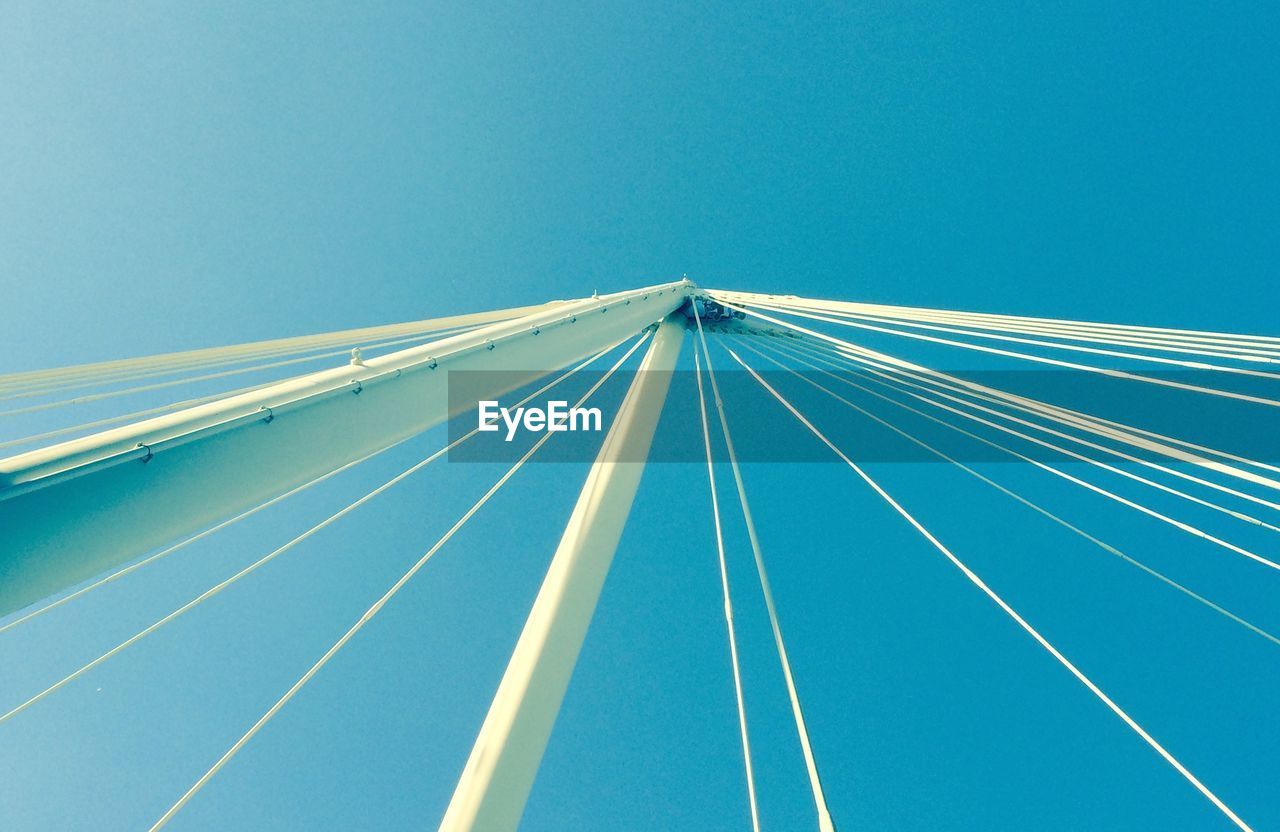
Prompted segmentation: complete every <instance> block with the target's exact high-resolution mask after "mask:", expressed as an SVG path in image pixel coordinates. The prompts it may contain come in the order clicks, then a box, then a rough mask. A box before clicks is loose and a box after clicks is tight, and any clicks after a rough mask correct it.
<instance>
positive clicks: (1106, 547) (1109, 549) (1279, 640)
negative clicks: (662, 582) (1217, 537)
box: [744, 344, 1280, 646]
mask: <svg viewBox="0 0 1280 832" xmlns="http://www.w3.org/2000/svg"><path fill="white" fill-rule="evenodd" d="M744 346H746V348H747V349H749V350H751V351H752V352H754V353H755V354H756V355H759V356H761V357H762V358H764V359H766V360H768V361H771V362H773V363H774V364H775V365H777V366H779V367H782V368H783V369H784V370H789V369H791V368H789V367H786V366H785V365H783V364H782V363H781V362H779V361H778V360H776V359H774V358H771V357H770V356H768V355H765V353H763V352H761V351H760V350H758V349H756V348H755V347H754V346H752V345H750V344H744ZM797 360H798V359H797ZM801 363H802V364H805V365H806V366H809V367H813V365H812V364H808V362H805V361H801ZM814 369H817V370H818V372H825V371H823V370H821V369H818V368H816V367H814ZM793 372H794V371H793ZM825 374H826V375H833V374H832V373H825ZM797 375H798V376H799V377H800V378H801V379H803V380H804V381H806V382H808V383H809V384H812V385H813V386H814V387H816V388H818V389H819V390H821V391H822V392H824V393H826V394H827V395H828V396H831V397H832V398H834V399H836V400H837V401H839V402H842V403H844V404H846V405H848V406H849V407H850V408H852V409H854V410H856V411H858V412H859V413H861V414H862V415H864V416H866V417H868V418H870V419H873V420H875V421H876V422H878V423H879V424H881V425H883V426H884V427H886V428H888V429H889V430H891V431H893V432H894V433H896V434H898V435H899V436H901V437H903V438H905V439H908V440H910V441H912V442H914V443H915V444H917V445H919V446H920V447H922V448H924V449H926V450H928V451H929V452H930V453H932V454H934V455H935V456H937V457H939V458H941V459H943V460H945V461H946V462H949V463H951V464H952V465H955V466H956V467H958V468H960V470H962V471H964V472H965V473H967V474H970V475H972V476H974V477H977V478H978V479H979V480H981V481H983V482H985V483H986V484H987V485H989V486H991V487H992V488H995V489H996V490H998V491H1000V492H1001V493H1003V494H1005V495H1006V496H1009V497H1012V498H1013V499H1015V500H1017V501H1018V502H1020V503H1022V504H1023V505H1024V506H1026V507H1027V508H1030V509H1032V510H1033V511H1036V512H1038V513H1039V514H1041V515H1043V516H1044V517H1047V518H1048V519H1050V520H1052V521H1053V522H1055V523H1057V524H1058V525H1060V526H1062V527H1063V528H1066V529H1068V530H1070V531H1072V532H1074V533H1075V534H1077V535H1079V536H1080V537H1082V538H1084V539H1085V540H1087V541H1089V542H1090V543H1092V544H1094V545H1095V546H1097V547H1098V548H1100V549H1102V550H1103V551H1104V552H1106V553H1108V554H1110V555H1114V556H1115V557H1117V558H1120V559H1121V560H1123V561H1125V562H1126V563H1128V564H1130V565H1131V566H1135V567H1137V568H1138V569H1141V570H1142V571H1143V572H1146V573H1147V574H1148V575H1151V576H1152V577H1154V578H1156V579H1158V580H1160V581H1162V582H1164V583H1165V584H1167V585H1168V586H1171V587H1173V588H1174V589H1176V590H1177V591H1178V592H1181V593H1183V594H1184V595H1186V596H1188V597H1189V598H1191V599H1193V600H1195V601H1198V602H1199V603H1201V604H1203V605H1204V606H1206V607H1208V608H1209V609H1211V610H1213V611H1214V612H1217V613H1219V614H1221V615H1223V616H1225V617H1226V618H1228V619H1230V620H1231V621H1234V622H1235V623H1237V624H1239V625H1241V626H1242V627H1244V628H1246V629H1248V630H1251V631H1252V632H1254V633H1256V634H1257V635H1260V636H1262V637H1263V638H1265V639H1266V640H1267V641H1270V642H1271V643H1273V644H1276V645H1278V646H1280V637H1276V636H1274V635H1272V634H1271V633H1269V632H1267V631H1266V630H1264V629H1262V628H1261V627H1258V626H1256V625H1255V624H1252V623H1250V622H1249V621H1247V620H1245V619H1243V618H1241V617H1240V616H1238V615H1236V614H1235V613H1233V612H1231V611H1230V610H1227V609H1226V608H1224V607H1222V606H1219V605H1218V604H1215V603H1214V602H1213V601H1210V600H1209V599H1208V598H1206V597H1204V596H1203V595H1201V594H1199V593H1198V592H1196V591H1194V590H1192V589H1190V588H1189V587H1187V586H1184V585H1183V584H1180V583H1178V582H1177V581H1175V580H1174V579H1173V578H1170V577H1169V576H1167V575H1165V574H1163V573H1162V572H1159V571H1157V570H1155V569H1153V568H1151V567H1150V566H1147V565H1146V564H1145V563H1142V562H1141V561H1139V560H1137V559H1135V558H1133V557H1130V556H1129V555H1126V554H1125V553H1124V552H1122V551H1120V550H1119V549H1117V548H1116V547H1114V546H1112V545H1111V544H1109V543H1106V542H1104V541H1102V540H1100V539H1098V538H1097V537H1094V536H1093V535H1091V534H1089V533H1088V532H1086V531H1085V530H1084V529H1081V528H1080V527H1079V526H1076V525H1074V524H1073V523H1071V522H1070V521H1069V520H1066V519H1065V518H1063V517H1060V516H1059V515H1057V514H1054V513H1053V512H1052V511H1050V510H1049V509H1047V508H1045V507H1044V506H1041V505H1040V504H1038V503H1036V502H1033V501H1032V500H1029V499H1027V498H1026V497H1023V496H1022V495H1021V494H1018V493H1017V492H1015V491H1013V490H1011V489H1009V488H1006V487H1005V486H1003V485H1001V484H1000V483H998V482H996V481H994V480H992V479H990V478H988V477H986V476H984V475H983V474H981V473H979V472H978V471H976V470H974V469H973V468H970V467H969V466H968V465H965V464H964V463H963V462H960V461H959V460H957V459H956V458H955V457H952V456H950V455H949V454H947V453H946V452H944V451H941V450H939V449H938V448H936V447H934V446H933V445H930V444H929V443H928V442H925V441H924V440H923V439H920V438H919V437H917V436H915V435H913V434H911V433H909V432H907V431H905V430H903V429H902V428H900V427H898V426H897V425H895V424H893V423H892V422H890V421H888V420H886V419H882V418H881V417H879V416H877V415H876V414H874V413H872V412H871V411H869V410H867V409H865V408H863V407H859V406H858V405H856V404H854V403H853V402H851V401H849V400H848V399H846V398H844V397H843V396H841V395H839V394H838V393H836V392H835V391H833V390H831V389H829V388H827V387H824V386H823V385H821V384H819V383H818V382H816V381H814V380H813V379H811V378H809V377H808V376H805V375H804V374H802V373H797ZM836 378H837V379H838V378H839V377H838V376H836ZM850 383H851V384H852V382H850ZM853 386H855V387H857V388H858V389H859V390H862V391H863V392H865V393H869V394H871V395H873V396H875V397H877V398H879V399H883V400H884V401H887V402H889V403H891V404H895V405H898V406H899V407H902V408H905V409H907V410H909V411H911V412H912V413H915V414H918V415H920V416H923V417H924V418H926V419H929V420H930V421H933V422H936V423H938V424H940V425H943V426H944V427H948V428H951V429H952V430H955V431H958V432H959V433H962V434H964V435H966V436H969V437H971V438H973V439H977V440H979V441H986V440H983V439H982V438H981V437H979V436H976V435H975V434H972V433H969V432H968V431H966V430H963V429H961V428H958V427H956V426H955V425H952V424H950V423H949V422H944V421H943V420H941V419H938V418H936V417H934V416H930V415H929V414H927V413H925V412H923V411H921V410H917V409H916V408H914V407H911V406H909V405H906V404H903V403H902V402H899V401H896V400H894V399H891V398H889V397H888V396H885V395H882V394H880V393H877V392H875V391H874V390H870V389H868V388H866V387H863V386H862V385H853ZM987 444H990V445H992V446H993V447H995V448H998V449H1000V450H1002V451H1004V452H1006V453H1008V454H1010V455H1012V456H1015V457H1016V456H1018V454H1017V453H1015V452H1014V451H1012V450H1010V449H1009V448H1006V447H1005V446H1003V445H1000V444H998V443H995V442H988V443H987Z"/></svg>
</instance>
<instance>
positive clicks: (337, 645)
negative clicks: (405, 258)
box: [150, 330, 652, 832]
mask: <svg viewBox="0 0 1280 832" xmlns="http://www.w3.org/2000/svg"><path fill="white" fill-rule="evenodd" d="M650 334H652V330H646V331H645V333H644V334H643V335H641V336H640V338H638V339H637V340H636V342H635V343H634V344H632V345H631V348H630V349H628V350H627V351H626V353H624V354H623V356H622V357H621V358H619V359H618V361H617V363H615V364H614V365H613V366H612V367H610V368H609V370H608V371H607V372H605V373H604V375H603V376H601V377H600V379H599V380H598V381H596V383H595V384H593V385H592V386H591V388H590V389H588V390H587V392H586V393H584V394H583V395H582V397H581V398H580V399H578V402H577V404H576V405H575V407H580V406H581V405H582V404H583V403H584V402H585V401H587V399H589V398H591V396H592V394H593V393H595V392H596V391H597V390H599V389H600V387H601V386H602V385H603V384H604V383H605V382H606V381H608V380H609V378H610V377H611V376H613V374H614V373H615V372H617V370H618V368H619V367H621V366H622V365H623V363H625V362H626V360H627V359H628V358H630V357H631V356H632V354H633V353H635V351H636V350H637V349H639V347H640V345H641V344H643V343H644V342H645V341H646V340H647V339H648V337H649V335H650ZM609 349H612V347H610V348H609ZM535 395H536V394H535ZM526 401H527V400H526ZM473 433H474V431H473ZM554 435H555V434H554V432H552V431H547V432H545V433H543V434H542V436H541V437H539V439H538V441H537V442H535V443H534V444H533V446H532V447H530V448H529V450H527V451H525V453H524V455H523V456H521V457H520V458H519V459H518V460H516V462H515V464H514V465H512V466H511V467H510V468H509V469H507V472H506V473H505V474H503V475H502V476H501V477H500V478H499V479H498V481H497V482H495V483H494V484H493V485H492V486H490V487H489V490H488V491H486V492H485V493H484V495H483V496H482V497H481V498H480V499H479V500H477V501H476V502H475V503H474V504H473V505H472V506H471V508H469V509H467V511H466V512H465V513H464V514H463V515H462V516H461V517H460V518H458V520H457V522H455V523H454V524H453V525H452V526H451V527H450V528H449V530H448V531H447V532H445V533H444V535H442V536H441V537H440V539H439V540H437V541H436V542H435V544H434V545H432V547H431V548H430V549H428V550H427V552H426V554H424V555H423V556H422V557H421V558H419V559H418V561H417V562H416V563H414V564H413V566H411V567H409V569H408V571H406V572H405V573H404V574H403V575H401V576H400V578H399V580H397V581H396V582H395V583H394V584H392V585H391V588H390V589H388V590H387V591H386V592H385V593H383V594H382V596H381V597H380V598H379V599H378V600H377V601H375V602H373V605H372V606H370V607H369V608H368V609H367V610H365V612H364V614H363V615H361V616H360V617H359V618H358V619H357V620H356V622H355V623H354V624H352V625H351V627H350V628H349V629H348V630H347V631H346V632H345V633H343V634H342V636H341V637H340V638H339V639H338V640H337V641H335V642H334V643H333V645H332V646H330V647H329V649H328V650H326V651H325V652H324V655H322V656H321V657H320V658H319V659H317V660H316V662H315V664H313V665H311V667H310V668H309V669H308V670H307V672H306V673H304V674H302V676H301V677H299V679H298V681H296V682H294V683H293V685H292V686H291V687H290V688H289V689H288V690H287V691H285V693H284V695H283V696H281V697H280V698H279V699H277V700H276V702H275V704H274V705H272V706H271V707H270V708H268V709H267V711H266V712H265V713H264V714H263V715H262V716H261V717H259V718H258V721H257V722H255V723H254V724H253V726H252V727H250V728H249V730H248V731H246V732H245V733H244V734H243V735H242V736H241V737H240V739H238V740H236V741H235V743H233V744H232V746H231V747H230V748H228V749H227V750H226V752H225V753H224V754H223V755H222V756H221V757H219V758H218V760H217V762H215V763H214V764H213V765H212V766H211V767H210V768H209V770H208V771H206V772H205V773H204V774H203V775H202V776H201V777H200V779H199V780H197V781H196V782H195V784H194V785H192V786H191V788H189V789H187V791H186V792H185V793H184V794H183V795H182V797H180V798H178V800H177V802H176V803H174V804H173V805H172V806H170V807H169V809H168V810H167V811H166V812H165V813H164V814H163V815H161V816H160V819H159V820H157V821H156V822H155V823H154V824H153V825H152V826H151V830H150V832H157V830H159V829H160V828H162V827H164V826H165V825H166V824H168V822H169V821H170V820H172V819H173V817H174V815H176V814H177V813H178V812H179V811H180V810H181V809H182V807H183V806H185V805H187V802H188V801H190V800H191V798H192V797H194V796H195V794H196V793H197V792H198V791H200V789H202V788H204V786H205V784H206V783H208V782H209V781H210V780H211V779H213V777H214V775H216V774H217V773H218V772H219V771H220V770H221V769H222V767H223V766H225V765H226V764H227V763H228V762H229V761H230V760H231V758H232V757H234V756H235V755H236V754H237V753H238V752H239V751H240V749H242V748H244V746H245V745H246V744H247V743H248V742H249V740H251V739H253V737H254V735H256V734H257V733H258V732H259V731H261V730H262V728H263V726H265V725H266V724H267V723H268V722H269V721H270V720H271V718H272V717H274V716H275V715H276V714H277V713H279V712H280V709H281V708H283V707H284V706H285V705H286V704H287V703H288V702H289V700H290V699H292V698H293V697H294V696H295V695H296V694H297V693H298V691H300V690H301V689H302V688H303V686H304V685H306V684H307V682H309V681H311V679H312V677H314V676H315V675H316V674H317V673H319V672H320V670H321V668H323V667H324V666H325V665H326V664H328V662H329V660H330V659H332V658H333V657H334V656H335V655H337V653H338V651H339V650H341V649H342V648H343V646H345V645H346V643H347V642H348V641H350V640H351V638H352V637H353V636H354V635H355V634H356V633H358V632H360V630H361V628H363V627H364V625H365V624H368V623H369V621H371V620H372V619H373V617H374V616H375V615H377V614H378V612H379V611H380V610H381V609H382V608H383V607H384V606H386V604H387V602H388V601H390V600H391V599H392V598H393V597H395V595H396V593H397V592H399V591H400V589H401V588H402V587H403V586H404V585H405V584H407V583H408V582H409V581H410V579H412V578H413V576H414V575H416V574H417V573H418V571H419V570H420V569H422V567H423V566H425V565H426V563H427V561H429V560H431V558H432V557H433V556H434V555H435V554H436V552H438V551H440V549H441V548H442V547H443V546H444V545H445V544H446V543H448V542H449V540H450V538H452V537H453V536H454V535H455V534H457V532H458V530H459V529H461V528H462V527H463V526H465V525H466V524H467V521H468V520H470V519H471V518H472V516H473V515H474V514H475V513H476V512H478V511H479V510H480V509H481V508H482V507H483V506H484V504H485V503H487V502H488V501H489V498H491V497H492V496H493V495H494V494H496V493H498V490H499V489H501V488H502V486H503V485H505V484H506V482H507V480H509V479H511V477H513V476H514V475H515V473H516V472H517V471H519V470H520V468H521V467H522V466H523V465H524V464H525V463H526V462H528V461H529V458H530V457H532V456H533V455H534V454H535V453H537V451H538V449H539V448H541V447H542V446H543V445H544V444H546V442H547V440H549V439H550V438H551V437H552V436H554Z"/></svg>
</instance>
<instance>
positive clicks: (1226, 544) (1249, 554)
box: [847, 382, 1280, 570]
mask: <svg viewBox="0 0 1280 832" xmlns="http://www.w3.org/2000/svg"><path fill="white" fill-rule="evenodd" d="M847 383H849V384H851V385H853V386H855V387H858V388H859V389H864V390H865V389H866V388H863V387H861V385H857V384H854V383H853V382H847ZM891 389H896V388H891ZM868 392H871V391H868ZM907 395H909V396H911V397H912V398H915V399H918V400H920V401H922V402H926V403H928V404H931V405H933V406H934V407H938V408H941V409H943V410H947V411H950V412H952V413H955V414H957V415H960V416H964V417H966V418H968V419H972V420H974V421H977V422H980V423H982V424H984V425H987V426H988V427H993V428H996V429H997V430H1002V431H1004V432H1006V433H1012V434H1014V435H1016V436H1019V437H1021V438H1023V439H1028V440H1031V441H1033V442H1039V441H1040V440H1036V439H1034V438H1032V437H1029V436H1027V435H1025V434H1022V433H1019V432H1017V431H1014V430H1012V429H1009V428H1005V427H1003V426H1002V425H998V424H996V423H994V422H991V421H989V420H987V419H983V418H981V417H979V416H975V415H973V414H971V413H966V412H964V411H961V410H957V409H956V408H953V407H949V406H948V405H945V404H942V403H941V402H938V401H936V400H934V399H929V398H926V397H924V396H920V395H917V394H915V393H911V392H907ZM889 401H893V400H892V399H890V400H889ZM903 406H904V407H906V405H903ZM908 409H911V410H912V411H913V412H919V411H915V410H914V408H908ZM921 415H924V414H923V413H921ZM926 418H932V417H929V416H926ZM935 421H936V420H935ZM941 424H947V423H946V422H941ZM948 427H951V428H952V429H954V430H957V431H960V432H961V433H964V434H965V435H966V436H972V437H973V438H975V439H978V441H980V442H984V443H986V444H988V445H991V446H993V447H996V448H999V449H1001V450H1003V451H1007V452H1008V453H1011V454H1013V455H1014V456H1016V457H1018V458H1019V459H1021V460H1022V461H1024V462H1029V463H1031V464H1032V465H1034V466H1036V467H1037V468H1040V469H1041V470H1043V471H1048V472H1049V473H1051V474H1053V475H1055V476H1058V477H1061V478H1063V479H1065V480H1067V481H1069V482H1072V483H1075V484H1076V485H1079V486H1081V487H1083V488H1087V489H1089V490H1090V491H1092V492H1094V493H1095V494H1100V495H1102V496H1103V497H1106V498H1107V499H1110V500H1114V501H1115V502H1118V503H1120V504H1121V505H1124V506H1127V507H1129V508H1132V509H1134V510H1135V511H1139V512H1142V513H1143V514H1145V515H1147V516H1148V517H1153V518H1155V519H1156V520H1159V521H1160V522H1162V523H1167V524H1169V525H1171V526H1173V527H1174V528H1176V529H1178V530H1180V531H1183V532H1186V533H1187V534H1190V535H1192V536H1194V537H1199V538H1201V539H1202V540H1207V541H1208V542H1210V543H1213V544H1214V545H1216V546H1221V547H1222V548H1224V549H1226V550H1228V551H1231V552H1234V553H1236V554H1238V555H1243V556H1244V557H1246V558H1249V559H1250V560H1253V561H1256V562H1257V563H1260V564H1262V565H1263V566H1269V567H1271V568H1272V569H1277V570H1280V563H1277V562H1275V561H1273V560H1271V559H1270V558H1267V557H1264V556H1262V555H1259V554H1258V553H1256V552H1253V551H1250V550H1249V549H1245V548H1244V547H1242V546H1237V545H1236V544H1234V543H1231V542H1230V541H1227V540H1223V539H1222V538H1220V537H1217V536H1215V535H1212V534H1209V533H1208V532H1206V531H1204V530H1203V529H1201V528H1198V527H1196V526H1193V525H1191V524H1190V523H1184V522H1183V521H1181V520H1177V519H1175V518H1173V517H1170V516H1169V515H1167V514H1162V513H1161V512H1158V511H1156V510H1155V509H1152V508H1149V507H1147V506H1144V505H1142V504H1141V503H1138V502H1135V501H1133V500H1130V499H1128V498H1126V497H1122V496H1120V495H1119V494H1116V493H1115V492H1113V491H1108V490H1107V489H1105V488H1102V487H1101V486H1098V485H1094V484H1093V483H1091V482H1088V481H1086V480H1082V479H1080V478H1079V477H1075V476H1072V475H1071V474H1068V473H1067V472H1065V471H1063V470H1061V469H1059V468H1054V467H1053V466H1052V465H1047V464H1045V463H1043V462H1041V461H1040V460H1038V459H1032V458H1031V457H1029V456H1027V455H1025V454H1021V453H1018V452H1017V451H1014V450H1011V449H1009V448H1006V447H1004V446H1003V445H997V444H996V443H994V442H992V441H991V440H989V439H985V438H983V437H979V436H978V435H977V434H974V433H970V432H969V431H966V430H963V429H962V428H959V427H956V426H955V425H948ZM1040 444H1046V443H1043V442H1041V443H1040ZM1050 447H1053V448H1057V449H1058V450H1061V451H1063V452H1065V453H1068V454H1070V453H1071V452H1070V451H1067V450H1066V449H1065V448H1058V446H1056V445H1050ZM1084 459H1085V461H1088V459H1089V458H1088V457H1084Z"/></svg>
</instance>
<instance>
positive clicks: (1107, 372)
mask: <svg viewBox="0 0 1280 832" xmlns="http://www.w3.org/2000/svg"><path fill="white" fill-rule="evenodd" d="M757 306H758V307H763V308H765V309H772V310H773V311H775V312H781V313H782V314H787V315H796V316H799V317H801V318H809V319H811V320H815V321H824V322H826V323H834V324H841V325H843V326H850V327H856V328H858V329H866V330H870V331H872V332H881V333H886V334H889V335H899V336H902V337H903V338H911V339H914V340H918V341H928V342H930V343H934V344H943V345H946V346H950V347H960V348H962V349H967V350H976V351H977V352H984V353H988V354H991V355H1000V356H1004V357H1006V358H1017V359H1021V360H1023V361H1031V362H1034V363H1037V364H1049V365H1051V366H1054V367H1062V368H1064V369H1068V370H1080V371H1083V372H1086V373H1095V374H1097V375H1102V376H1108V377H1110V378H1120V379H1125V380H1126V381H1139V382H1144V383H1146V384H1154V385H1158V386H1160V387H1170V388H1173V389H1177V390H1187V391H1190V392H1194V393H1204V394H1205V395H1209V396H1220V397H1222V398H1226V399H1234V400H1237V401H1243V402H1250V403H1251V404H1261V405H1266V406H1268V407H1280V400H1276V399H1271V398H1267V397H1265V396H1252V395H1249V394H1248V393H1236V392H1234V391H1231V390H1220V389H1218V388H1216V387H1204V386H1202V385H1199V384H1186V383H1184V382H1180V381H1172V380H1170V379H1166V378H1153V377H1151V376H1144V375H1141V374H1139V373H1130V372H1126V371H1124V370H1113V369H1110V368H1107V367H1097V366H1094V365H1093V364H1078V363H1076V362H1074V361H1062V360H1060V359H1057V358H1047V357H1045V356H1041V355H1029V354H1028V353H1023V352H1016V351H1014V350H1004V349H999V348H997V347H984V346H982V345H981V344H969V343H965V342H964V341H956V340H953V339H951V338H937V337H935V336H932V335H922V334H920V333H918V332H903V331H901V330H895V329H888V328H886V327H882V326H875V325H873V324H860V323H857V322H856V321H849V320H842V319H840V318H833V317H831V316H829V315H817V314H813V313H810V312H797V311H795V310H788V309H785V308H782V309H780V308H777V307H772V306H766V305H764V304H757Z"/></svg>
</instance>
